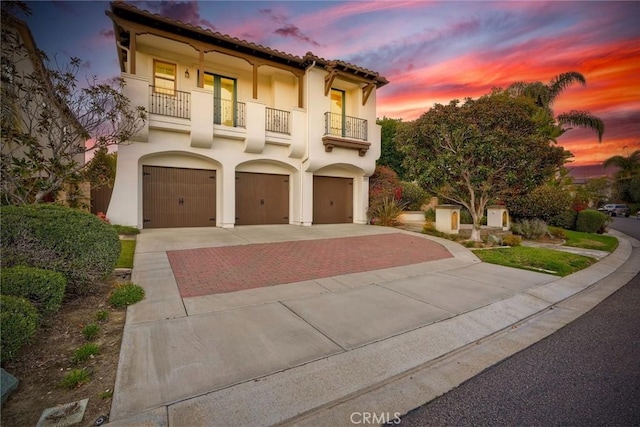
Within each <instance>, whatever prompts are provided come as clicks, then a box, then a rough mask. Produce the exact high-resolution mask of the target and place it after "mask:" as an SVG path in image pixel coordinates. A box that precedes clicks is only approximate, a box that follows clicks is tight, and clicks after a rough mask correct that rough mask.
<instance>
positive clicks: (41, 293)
mask: <svg viewBox="0 0 640 427" xmlns="http://www.w3.org/2000/svg"><path fill="white" fill-rule="evenodd" d="M0 286H1V291H0V293H1V294H2V295H12V296H15V297H22V298H25V299H28V300H29V301H31V302H32V303H33V305H35V306H36V308H37V309H38V311H39V312H40V314H41V315H42V316H43V317H46V316H50V315H51V314H54V313H55V312H57V311H58V310H59V309H60V305H61V304H62V299H63V298H64V290H65V288H66V286H67V279H65V277H64V276H63V275H62V274H61V273H58V272H55V271H49V270H42V269H40V268H34V267H24V266H18V267H8V268H3V269H2V271H1V272H0Z"/></svg>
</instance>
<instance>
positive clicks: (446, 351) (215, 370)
mask: <svg viewBox="0 0 640 427" xmlns="http://www.w3.org/2000/svg"><path fill="white" fill-rule="evenodd" d="M386 233H408V232H404V231H400V230H397V229H390V228H383V227H371V226H358V225H351V224H349V225H335V226H313V227H295V226H282V227H281V226H254V227H239V228H236V229H231V230H229V229H213V228H212V229H179V230H178V229H175V230H151V231H143V233H142V234H141V235H140V236H139V237H138V245H137V248H136V257H135V267H134V271H133V276H132V280H133V282H134V283H138V284H140V285H142V286H143V287H144V288H145V290H146V298H145V300H144V301H142V302H141V303H138V304H136V305H134V306H131V307H129V309H128V312H127V321H126V325H125V329H124V335H123V341H122V349H121V354H120V364H119V367H118V374H117V379H116V387H115V390H114V398H113V405H112V411H111V421H112V424H113V425H171V426H200V425H272V424H278V423H285V424H308V425H336V424H337V425H348V424H350V423H351V419H350V417H351V414H353V413H355V412H360V413H361V412H371V413H376V414H392V415H391V417H393V414H395V413H405V412H407V411H408V410H410V409H413V408H415V407H417V406H419V405H420V404H422V403H424V402H425V401H427V400H430V399H431V398H434V397H436V396H438V395H439V394H442V393H444V392H446V391H447V390H449V389H451V388H453V387H455V386H456V385H458V384H460V383H461V382H462V381H464V380H466V379H468V378H470V377H472V376H473V375H475V374H476V373H478V372H480V371H481V370H482V369H485V368H486V367H488V366H491V365H492V364H494V363H497V362H498V361H499V360H502V359H503V358H505V357H508V356H509V355H511V354H513V353H515V352H517V351H519V350H521V349H523V348H526V347H527V346H528V345H531V344H532V343H534V342H536V341H538V340H539V339H542V338H543V337H544V336H547V335H549V334H551V333H553V332H554V331H555V330H557V329H559V328H560V327H562V326H564V325H565V324H567V323H569V322H570V321H571V320H573V319H574V318H576V317H578V316H579V315H581V314H582V313H584V312H585V311H587V310H588V309H590V308H591V307H593V306H594V305H596V304H597V303H598V302H599V301H601V300H602V299H604V298H605V297H606V296H607V295H609V294H611V293H612V292H614V291H615V290H617V289H618V288H619V287H621V286H623V285H624V284H625V283H627V281H628V280H630V279H631V278H632V277H633V276H634V275H635V274H637V272H638V270H640V255H639V253H638V250H635V251H633V250H632V244H633V245H634V246H638V245H639V244H638V242H637V241H635V240H631V239H627V238H625V237H621V238H620V245H619V247H618V249H617V250H616V251H615V252H614V253H613V254H611V255H609V256H607V257H606V258H604V259H602V260H601V261H600V262H598V263H597V264H595V265H593V266H591V267H589V268H588V269H585V270H582V271H580V272H578V273H575V274H573V275H571V276H568V277H565V278H558V277H556V276H551V275H547V274H542V273H535V272H528V271H525V270H518V269H511V268H506V267H500V266H495V265H491V264H485V263H480V262H479V260H478V259H477V258H476V257H475V255H473V254H472V253H471V252H470V251H468V250H467V249H465V248H463V247H462V246H460V245H458V244H455V243H452V242H450V241H448V240H444V239H437V238H433V237H428V236H423V238H425V239H429V240H432V241H435V242H437V243H439V244H441V245H442V246H444V247H445V248H447V249H448V250H449V251H450V252H451V254H452V255H453V256H454V257H453V258H448V259H442V260H439V261H431V262H424V263H421V264H413V265H409V266H402V267H393V268H387V269H383V270H374V271H367V272H360V273H353V274H346V275H342V276H334V277H326V278H322V279H317V280H307V281H304V282H298V283H293V284H286V285H276V286H270V287H263V288H256V289H251V290H246V291H240V292H231V293H225V294H215V295H207V296H201V297H193V298H181V296H180V293H179V291H178V287H177V284H176V282H175V278H174V277H173V273H172V271H171V267H170V266H169V262H168V259H167V255H166V251H167V250H175V249H191V248H200V247H212V246H224V245H242V244H249V243H269V242H283V241H290V240H308V239H321V238H332V237H347V236H363V235H372V234H386ZM411 235H413V236H415V235H417V234H415V233H411ZM283 268H286V266H283ZM574 295H576V296H574ZM572 296H573V297H572ZM430 396H431V397H430ZM379 416H380V415H379Z"/></svg>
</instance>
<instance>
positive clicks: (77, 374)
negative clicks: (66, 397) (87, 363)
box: [60, 368, 89, 389]
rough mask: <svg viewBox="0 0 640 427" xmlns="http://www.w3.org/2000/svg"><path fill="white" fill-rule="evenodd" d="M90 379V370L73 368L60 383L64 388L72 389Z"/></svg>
mask: <svg viewBox="0 0 640 427" xmlns="http://www.w3.org/2000/svg"><path fill="white" fill-rule="evenodd" d="M88 381H89V371H87V370H86V369H84V368H82V369H73V370H71V371H70V372H69V373H68V374H67V375H66V376H65V377H64V379H63V380H62V381H61V382H60V385H61V386H62V387H64V388H68V389H72V388H76V387H80V386H81V385H82V384H84V383H86V382H88Z"/></svg>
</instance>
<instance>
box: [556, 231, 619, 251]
mask: <svg viewBox="0 0 640 427" xmlns="http://www.w3.org/2000/svg"><path fill="white" fill-rule="evenodd" d="M564 234H565V236H566V243H565V246H572V247H574V248H583V249H597V250H600V251H607V252H613V251H614V250H615V249H616V248H617V247H618V239H616V238H615V237H613V236H605V235H602V234H593V233H581V232H579V231H571V230H564Z"/></svg>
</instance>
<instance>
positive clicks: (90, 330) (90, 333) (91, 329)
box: [82, 323, 100, 341]
mask: <svg viewBox="0 0 640 427" xmlns="http://www.w3.org/2000/svg"><path fill="white" fill-rule="evenodd" d="M99 332H100V325H97V324H95V323H89V324H88V325H86V326H85V327H84V328H82V335H84V338H85V339H86V340H87V341H91V340H92V339H94V338H95V337H97V336H98V333H99Z"/></svg>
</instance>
